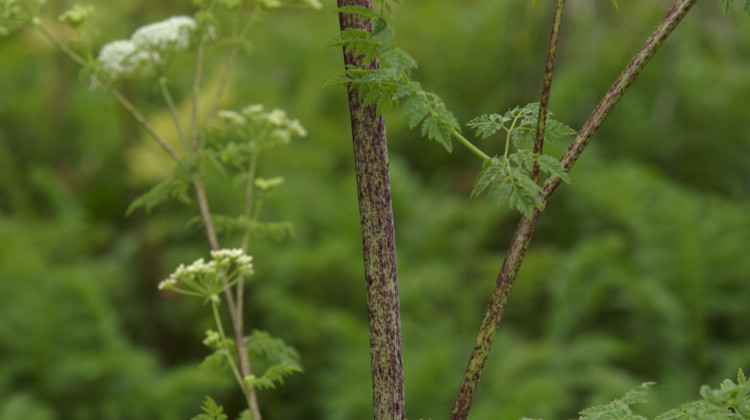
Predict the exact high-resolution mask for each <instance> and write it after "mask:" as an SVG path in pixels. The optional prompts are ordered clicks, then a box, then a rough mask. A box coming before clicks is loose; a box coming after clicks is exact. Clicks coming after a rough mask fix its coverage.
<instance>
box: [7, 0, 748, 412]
mask: <svg viewBox="0 0 750 420" xmlns="http://www.w3.org/2000/svg"><path fill="white" fill-rule="evenodd" d="M88 3H89V4H91V3H93V4H96V5H97V17H96V21H95V24H97V25H98V26H99V27H101V28H105V29H106V30H104V29H103V30H102V33H101V35H100V38H99V43H98V45H99V46H100V45H102V44H103V43H105V42H108V41H111V40H113V39H118V38H127V37H128V36H129V35H130V34H131V33H132V31H133V30H134V29H135V28H137V27H138V26H141V25H143V24H145V23H149V22H152V21H156V20H161V19H164V18H166V17H168V16H171V15H174V14H191V13H192V10H191V8H190V4H189V3H190V2H187V1H176V0H160V1H140V0H133V1H130V2H105V1H91V2H88ZM530 3H531V2H530V1H521V0H514V1H507V2H487V1H461V2H459V1H452V2H447V1H437V2H436V1H425V0H420V1H417V0H404V3H403V4H402V5H400V6H398V7H397V8H395V10H394V19H393V25H394V26H395V28H396V33H397V42H398V43H399V44H400V45H401V46H403V47H404V48H405V49H406V50H407V51H409V52H410V53H411V54H412V55H413V56H414V57H415V58H416V59H417V60H418V61H419V63H420V67H419V69H418V71H417V72H416V74H415V77H416V78H417V79H418V80H419V81H421V82H422V84H423V86H424V87H425V88H426V89H428V90H432V91H435V92H437V93H438V94H439V95H441V96H442V97H443V98H444V99H445V101H446V103H447V105H448V107H449V109H451V110H452V111H453V112H454V113H455V114H456V115H457V117H458V118H459V120H460V121H462V122H466V121H468V119H470V118H472V117H473V116H476V115H478V114H481V113H491V112H504V111H505V110H507V109H508V108H511V107H513V106H516V105H523V104H526V103H528V102H533V101H537V100H538V96H539V89H540V85H541V70H542V68H543V63H544V60H545V57H546V53H545V51H544V50H545V47H546V43H547V41H548V38H549V23H550V20H551V11H552V1H551V0H540V1H539V2H538V4H537V6H536V7H532V6H531V4H530ZM620 3H621V4H620V10H619V11H615V10H613V8H612V6H611V4H610V2H605V1H582V0H570V1H569V2H568V7H567V10H566V12H567V15H566V18H565V21H564V24H563V25H564V26H563V30H562V41H561V47H560V52H559V57H558V72H557V73H556V75H555V79H554V86H553V90H552V102H551V109H552V111H554V112H555V113H556V117H557V119H559V120H561V121H564V122H566V123H568V124H569V125H571V126H573V127H574V128H578V127H580V125H581V124H582V123H583V121H584V120H585V119H586V117H587V116H588V113H589V112H590V111H591V110H592V109H593V107H594V106H595V104H596V102H597V101H598V100H599V98H600V97H601V96H602V94H603V93H604V92H605V91H606V90H607V88H608V87H609V84H610V83H611V82H612V80H614V78H615V77H616V76H617V74H618V73H619V71H620V70H621V68H622V67H623V65H624V64H625V63H626V62H627V60H629V58H630V56H632V54H633V53H634V52H635V51H636V50H637V48H638V47H639V46H640V43H641V42H642V41H643V40H644V39H645V38H646V37H647V35H648V33H649V32H650V31H651V29H652V28H653V27H654V26H655V25H656V23H657V22H658V21H659V19H661V17H662V16H663V15H664V13H665V12H666V10H668V9H669V8H670V7H671V3H670V2H669V1H668V0H643V1H637V2H625V1H622V2H620ZM717 3H718V2H716V1H713V0H712V1H704V2H699V4H698V5H697V6H696V7H695V10H694V11H693V12H691V13H690V14H689V15H688V17H687V18H686V19H685V21H684V23H683V24H682V25H681V26H680V27H679V28H678V29H677V30H676V32H675V33H674V34H673V36H672V38H671V39H670V40H669V41H667V43H666V44H665V45H664V48H663V50H662V51H660V52H659V53H658V54H657V56H656V57H655V58H654V60H653V62H652V64H651V65H649V66H648V67H647V69H646V70H645V71H643V72H642V74H641V75H640V77H639V79H638V80H637V81H636V82H635V84H634V85H633V87H632V89H631V90H630V91H629V92H628V94H627V95H626V96H625V97H624V99H623V100H622V102H621V103H620V104H619V105H618V106H617V108H616V109H615V111H614V112H613V113H612V115H611V116H610V117H609V119H608V120H607V121H606V122H605V124H604V125H603V126H602V128H601V130H600V131H599V133H598V134H597V135H596V136H595V138H594V140H593V142H592V144H591V146H590V147H589V149H588V150H587V151H586V153H585V154H584V157H583V158H582V159H581V160H580V162H579V163H578V164H577V165H576V166H575V168H574V169H573V171H572V173H571V176H572V184H571V185H569V186H568V185H565V186H563V187H562V188H560V190H559V191H558V193H557V194H556V195H555V197H554V198H553V199H552V200H551V202H550V203H549V205H548V207H547V210H546V211H545V214H544V216H543V218H542V221H541V223H540V225H539V228H538V230H537V233H536V235H535V238H534V241H533V242H532V245H531V247H530V249H529V251H528V253H527V256H526V261H525V264H524V266H523V268H522V269H521V273H520V275H519V278H518V281H517V284H516V286H515V288H514V290H513V293H512V295H511V298H510V301H509V306H508V309H507V311H506V313H505V317H504V319H503V321H502V323H501V328H500V332H499V333H498V336H497V338H496V340H495V345H494V348H493V351H492V353H491V355H490V358H489V360H488V364H487V367H486V370H485V374H484V378H483V379H482V382H481V385H480V388H479V391H478V394H477V397H476V401H475V404H474V409H473V411H472V416H471V419H473V420H480V419H500V420H502V419H518V418H519V417H522V416H528V417H535V418H538V417H545V418H547V419H548V420H549V419H562V418H569V417H574V416H575V415H576V412H577V411H578V410H580V409H582V408H585V407H587V406H589V405H592V404H597V403H603V402H605V401H607V400H609V399H611V398H613V397H616V396H619V395H621V394H622V393H624V392H625V391H627V390H628V389H630V388H632V387H634V386H636V385H638V384H640V383H641V382H644V381H652V380H653V381H656V382H657V386H656V387H655V388H654V390H653V391H652V393H651V396H650V401H651V403H650V404H648V405H645V406H643V410H642V412H643V414H645V415H653V414H655V413H658V412H661V411H665V410H666V409H668V408H672V407H674V406H676V405H678V404H679V403H682V402H685V401H687V400H690V399H696V398H697V397H698V396H697V390H698V388H699V386H700V385H701V384H703V383H710V384H713V385H716V384H717V383H718V382H719V381H720V380H721V379H723V378H727V377H734V376H735V375H736V373H737V369H738V368H744V369H745V371H748V370H750V304H749V302H750V264H748V262H747V258H746V254H747V247H748V244H749V243H750V212H749V210H750V165H749V164H748V163H747V161H748V156H750V129H749V128H748V117H749V115H750V114H748V103H749V102H750V77H748V75H749V74H750V58H748V57H750V18H748V17H747V16H745V15H743V14H742V13H741V11H740V7H736V8H735V10H734V11H733V13H731V14H730V16H729V17H727V18H724V17H722V16H721V15H720V12H719V7H718V4H717ZM69 6H70V2H67V1H54V0H50V1H49V2H48V4H47V6H45V8H44V9H43V15H44V21H45V23H46V24H48V25H50V26H51V27H52V28H53V30H54V32H55V33H57V34H58V35H59V36H61V37H65V36H67V35H68V34H67V32H66V31H65V28H63V27H61V26H59V25H58V24H56V23H55V20H54V18H55V17H56V16H57V15H58V14H59V13H61V12H62V11H64V10H66V9H67V8H68V7H69ZM325 6H326V7H325V9H324V10H323V11H318V12H279V13H271V14H268V15H267V16H265V19H263V20H262V22H261V23H260V24H259V25H258V26H257V27H256V28H255V29H254V31H253V33H252V36H251V38H252V40H253V43H254V45H255V49H254V51H253V52H252V53H251V54H250V55H245V56H243V57H242V58H241V59H240V62H239V63H238V64H239V65H238V69H239V70H238V72H236V74H235V78H234V80H233V85H232V86H233V87H232V89H231V90H230V92H229V94H228V95H227V101H226V104H225V105H226V107H227V108H239V107H241V106H244V105H246V104H251V103H264V104H265V105H266V107H267V108H276V107H279V108H284V109H286V110H287V111H288V112H289V114H290V115H292V116H293V117H296V118H299V119H300V120H301V121H302V122H303V124H304V125H305V126H306V127H307V129H308V131H309V136H308V137H307V138H306V139H303V140H300V141H297V142H296V143H294V144H293V145H291V146H290V147H288V148H286V149H281V150H278V152H274V153H269V154H267V155H265V157H264V159H263V161H262V162H261V163H260V172H261V175H266V176H279V175H280V176H284V177H285V179H286V183H285V187H284V188H283V189H282V190H281V191H280V193H279V194H277V195H276V196H275V197H274V198H273V199H272V200H271V201H270V202H269V203H268V204H267V207H266V208H267V211H266V213H265V215H264V217H265V218H266V219H267V220H290V221H292V222H293V223H294V225H295V230H296V236H295V237H294V238H293V239H291V240H288V241H285V242H283V243H280V244H279V243H276V242H273V241H271V240H258V241H256V242H255V243H254V244H253V245H252V250H251V251H252V253H253V254H254V255H255V259H256V270H257V274H256V276H255V281H254V282H253V283H252V284H251V286H250V290H249V293H248V295H249V296H248V313H247V324H249V326H250V327H251V328H259V329H263V330H267V331H269V332H271V333H272V334H274V335H276V336H278V337H280V338H282V339H284V340H285V341H287V342H288V343H290V344H292V345H294V346H295V347H296V348H297V349H298V350H299V352H300V354H301V356H302V363H303V365H304V367H305V372H304V373H303V374H298V375H295V376H293V377H291V378H290V379H289V380H288V382H287V383H286V385H285V386H283V387H282V388H280V389H277V390H273V391H263V392H261V393H260V401H261V406H262V408H263V411H264V413H265V416H266V418H268V419H326V420H339V419H341V420H344V419H364V418H368V417H371V396H370V373H369V349H368V336H367V312H366V308H365V299H364V282H363V269H362V258H361V248H360V245H361V240H360V236H359V235H360V234H359V225H358V220H359V219H358V214H357V204H356V189H355V183H354V174H353V161H352V154H351V139H350V127H349V121H348V109H347V104H346V94H345V92H344V91H343V90H342V89H334V88H323V87H322V86H323V84H324V82H325V81H326V80H327V79H329V78H330V77H331V76H332V75H333V74H334V73H335V72H336V71H338V70H339V69H340V68H341V66H342V57H341V51H340V50H338V49H334V48H325V47H324V45H325V44H326V42H327V41H328V40H330V39H331V38H333V37H334V36H335V35H336V32H337V30H338V20H337V16H336V14H335V13H334V12H333V10H334V5H333V3H332V2H330V1H328V2H326V3H325ZM738 6H739V5H738ZM0 62H1V63H2V64H1V65H0V420H18V419H26V420H53V419H61V420H62V419H75V420H79V419H80V420H88V419H186V418H189V417H190V416H192V415H195V414H197V413H198V407H199V406H200V403H201V401H202V399H203V396H204V395H206V394H210V395H212V396H214V397H215V398H216V399H217V400H218V401H219V402H220V403H223V404H224V405H225V406H226V408H227V409H228V411H230V412H231V413H236V411H237V409H238V408H240V407H241V401H240V400H239V399H238V398H237V393H236V391H235V389H234V384H233V383H232V382H231V381H230V377H229V375H228V374H227V375H226V376H217V375H215V374H211V373H208V372H206V371H202V370H200V369H198V368H197V364H198V363H199V362H200V361H201V360H202V358H203V357H204V356H205V355H206V349H205V348H204V347H203V346H202V344H201V340H202V338H203V332H204V331H205V329H206V328H209V327H210V325H211V319H210V316H209V315H210V314H209V312H208V310H207V308H206V307H205V306H202V305H201V302H200V301H198V300H193V299H190V298H176V297H174V296H168V295H164V294H160V293H159V292H158V291H157V289H156V285H157V283H158V282H159V281H160V280H162V279H163V278H164V277H165V276H166V275H167V274H168V273H169V272H171V271H172V270H173V269H174V267H176V265H177V264H179V263H180V262H186V263H188V262H190V261H193V260H194V259H196V258H198V257H201V256H205V255H206V253H207V245H206V243H205V240H204V239H203V237H202V232H201V231H200V230H198V229H196V228H195V227H188V226H186V222H187V221H188V220H189V219H190V218H191V217H192V215H193V214H194V211H195V210H194V209H193V208H192V207H185V206H182V205H180V204H178V203H173V204H169V205H165V206H162V207H159V208H157V209H156V210H155V211H154V212H153V213H152V214H151V215H146V214H145V213H144V212H143V211H140V210H139V211H136V212H135V213H134V214H132V215H131V216H129V217H126V216H125V210H126V209H127V207H128V204H129V203H130V201H131V200H133V199H134V198H135V197H137V196H138V195H139V194H141V193H142V192H144V191H145V190H146V189H147V188H148V187H150V186H152V185H154V184H155V183H156V182H158V181H159V180H160V178H159V176H161V175H160V174H161V173H163V169H164V168H168V167H169V164H170V161H169V158H168V157H167V156H166V155H164V154H163V153H161V152H160V151H159V150H158V149H156V148H154V147H152V146H151V140H150V139H148V138H145V137H144V134H143V131H142V130H141V129H140V128H139V127H138V126H137V125H136V124H135V123H134V121H133V120H132V119H131V117H130V116H129V114H127V113H126V112H125V111H124V110H123V109H122V108H120V107H119V106H118V105H117V104H116V103H115V101H114V99H113V98H112V97H111V95H109V94H108V93H107V92H103V91H91V90H89V89H88V87H87V85H88V83H87V82H86V81H85V80H81V78H80V77H79V75H78V69H77V67H76V66H75V65H74V63H73V62H72V61H70V60H69V59H68V58H67V57H65V56H64V55H63V54H61V53H60V51H58V50H56V49H55V48H54V47H53V46H52V45H50V43H49V42H47V41H46V40H45V39H44V38H42V37H41V36H40V35H39V34H38V33H35V32H33V31H32V30H25V31H22V32H18V33H15V34H13V35H12V36H9V37H6V38H2V39H0ZM173 76H174V80H175V85H174V93H175V96H176V97H177V98H178V100H179V101H185V100H187V97H186V95H187V94H188V92H189V87H188V84H187V83H186V82H187V81H188V78H189V77H190V73H189V66H184V68H181V67H177V68H175V69H174V72H173ZM209 79H210V77H207V80H209ZM207 83H209V82H207ZM123 88H124V90H125V92H126V94H127V95H128V96H129V97H131V98H134V101H135V102H136V104H137V105H138V106H139V107H140V108H141V109H142V110H143V111H144V112H145V113H146V114H147V115H149V116H150V117H151V118H152V119H153V120H154V121H156V122H155V124H156V125H157V127H159V128H160V129H165V130H169V129H171V128H170V126H169V120H168V117H167V116H166V115H165V114H164V113H163V105H162V103H161V102H160V101H159V97H158V92H157V91H156V90H155V89H154V88H152V87H151V86H149V85H147V84H145V83H130V84H125V85H123ZM387 122H388V130H389V131H388V134H389V142H390V152H391V157H390V158H391V170H392V174H391V179H392V183H393V190H394V194H393V198H394V211H395V217H396V228H397V241H398V257H399V269H400V273H399V276H400V279H399V280H400V288H401V290H400V292H401V299H402V300H401V308H402V324H403V343H404V354H403V355H404V371H405V376H406V405H407V416H408V417H409V418H412V419H417V418H425V419H427V418H432V419H442V418H447V416H448V413H449V412H450V409H451V406H452V402H453V398H454V397H455V392H456V390H457V388H458V385H459V382H460V379H461V375H462V373H463V370H464V368H465V366H466V362H467V359H468V356H469V353H470V351H471V347H472V344H473V340H474V337H475V335H476V332H477V329H478V325H479V322H480V320H481V317H482V315H483V313H484V309H485V307H486V304H487V300H488V296H489V292H490V290H491V289H492V286H493V285H494V281H495V278H496V275H497V272H498V270H499V267H500V263H501V260H502V256H503V254H504V251H505V249H506V247H507V245H508V241H509V238H510V236H511V235H512V232H513V230H514V227H515V223H516V222H517V219H518V215H517V214H514V213H512V212H510V211H508V210H507V209H505V208H496V207H494V206H492V205H490V204H488V203H486V202H485V201H484V200H483V199H475V200H469V198H468V196H469V192H470V191H471V187H472V182H473V179H474V177H475V176H476V174H477V172H478V169H479V162H478V161H477V160H476V158H475V156H473V155H472V154H471V153H469V152H467V151H465V150H463V149H461V148H458V147H457V148H456V149H457V150H455V151H454V152H453V154H447V153H446V152H445V151H444V150H443V149H442V147H440V146H439V145H437V144H435V143H432V142H429V141H427V140H424V139H421V138H420V137H419V135H418V132H414V131H408V129H407V127H406V124H405V122H404V121H403V120H401V119H400V118H399V115H398V113H397V112H393V113H389V114H388V115H387ZM465 132H466V133H468V131H467V130H465ZM169 135H172V134H169ZM482 146H483V148H484V149H485V150H487V151H489V152H490V153H498V152H502V144H501V142H500V140H499V139H497V138H494V139H490V140H487V141H486V144H483V145H482ZM564 148H565V145H557V146H550V147H548V150H549V151H550V152H551V153H554V154H556V155H558V156H559V155H560V154H562V152H563V151H564ZM215 181H216V182H214V183H212V184H211V185H210V188H211V191H212V193H213V195H212V200H213V202H214V208H215V209H216V210H217V211H220V212H236V211H239V209H240V208H241V205H242V196H241V191H239V189H237V188H234V187H233V186H232V185H231V183H229V182H228V181H226V180H215ZM232 245H236V240H235V239H227V240H226V241H225V246H232Z"/></svg>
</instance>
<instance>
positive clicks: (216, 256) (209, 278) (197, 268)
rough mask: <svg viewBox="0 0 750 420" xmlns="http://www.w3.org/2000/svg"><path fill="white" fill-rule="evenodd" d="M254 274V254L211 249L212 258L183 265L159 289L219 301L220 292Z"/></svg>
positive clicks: (233, 250)
mask: <svg viewBox="0 0 750 420" xmlns="http://www.w3.org/2000/svg"><path fill="white" fill-rule="evenodd" d="M252 275H253V257H252V256H250V255H247V254H245V251H243V250H242V249H220V250H218V251H211V260H210V261H204V260H203V258H199V259H197V260H195V261H194V262H193V263H192V264H190V265H189V266H187V267H186V266H185V264H180V265H179V266H178V267H177V269H176V270H175V271H174V273H172V274H170V275H169V277H168V278H167V279H166V280H164V281H162V282H161V283H159V290H173V291H175V292H178V293H182V294H185V295H190V296H199V297H204V298H206V299H210V300H211V301H213V302H215V303H218V302H219V298H218V294H219V293H221V292H222V291H223V290H224V288H225V287H229V286H232V285H234V284H235V283H237V281H238V280H239V277H240V276H242V277H244V278H247V277H250V276H252Z"/></svg>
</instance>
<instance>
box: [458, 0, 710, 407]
mask: <svg viewBox="0 0 750 420" xmlns="http://www.w3.org/2000/svg"><path fill="white" fill-rule="evenodd" d="M696 1H697V0H677V1H676V2H675V4H674V6H673V7H672V9H671V10H670V11H669V12H667V14H666V16H665V17H664V19H662V21H661V22H660V23H659V24H658V25H657V27H656V29H654V31H653V32H652V33H651V35H650V36H649V37H648V39H647V40H646V42H645V43H644V44H643V45H642V46H641V48H640V49H639V50H638V52H637V53H636V54H635V56H634V57H633V58H632V59H631V61H630V62H629V63H628V65H627V66H626V67H625V69H624V70H623V71H622V73H621V74H620V76H619V77H618V78H617V79H616V80H615V82H614V83H613V84H612V86H611V87H610V88H609V90H608V91H607V93H606V94H605V95H604V97H603V98H602V100H601V101H600V102H599V104H598V105H597V106H596V108H595V109H594V111H593V113H592V114H591V115H590V116H589V118H588V119H587V120H586V122H585V123H584V124H583V127H582V128H581V130H580V131H579V132H578V135H577V136H576V137H575V139H574V140H573V142H572V143H571V145H570V147H569V148H568V150H567V151H566V153H565V155H564V156H563V157H562V159H561V162H562V164H563V167H564V168H565V171H566V172H567V171H569V170H570V168H571V167H572V166H573V164H574V163H575V162H576V160H577V159H578V158H579V157H580V155H581V153H582V152H583V150H584V149H585V147H586V146H587V145H588V143H589V141H590V140H591V138H592V137H593V136H594V133H596V131H597V129H598V128H599V127H600V126H601V124H602V123H603V122H604V119H605V118H606V117H607V115H608V114H609V112H610V111H611V110H612V108H613V107H614V106H615V105H616V104H617V102H618V101H619V100H620V98H621V97H622V95H623V94H624V93H625V91H626V90H627V88H628V87H629V86H630V85H631V84H632V83H633V81H634V80H635V79H636V77H637V76H638V74H639V73H640V72H641V70H643V68H644V67H645V66H646V64H647V63H648V61H649V60H650V59H651V58H652V57H653V56H654V54H655V53H656V51H657V50H658V49H659V47H661V45H662V44H663V43H664V41H665V40H666V39H667V37H668V36H669V35H670V34H671V33H672V31H673V30H674V29H675V27H676V26H677V25H678V24H679V23H680V21H682V19H683V18H684V17H685V15H686V14H687V13H688V11H690V9H691V8H692V7H693V5H695V3H696ZM561 182H562V179H561V178H560V177H558V176H550V177H549V178H547V180H546V181H545V182H544V184H543V185H542V194H541V195H540V199H541V201H542V204H543V205H544V204H546V203H547V202H548V201H549V199H550V197H551V196H552V194H553V193H554V192H555V190H556V189H557V187H559V186H560V183H561ZM542 207H543V206H542ZM540 216H541V210H539V209H536V208H535V209H534V210H533V211H532V213H531V215H530V216H524V217H522V218H521V221H520V222H519V224H518V227H517V228H516V232H515V234H514V235H513V239H512V240H511V244H510V247H509V248H508V252H507V254H506V256H505V260H504V261H503V265H502V268H501V269H500V274H499V275H498V277H497V281H496V283H495V287H494V289H493V291H492V295H491V297H490V302H489V305H488V306H487V311H486V313H485V315H484V319H483V320H482V325H481V327H480V330H479V334H478V335H477V339H476V342H475V344H474V349H473V350H472V353H471V357H470V358H469V363H468V366H467V368H466V372H465V374H464V377H463V380H462V382H461V386H460V388H459V391H458V395H457V396H456V402H455V404H454V407H453V412H452V413H451V417H450V418H451V419H453V420H456V419H466V418H467V417H468V415H469V410H470V409H471V404H472V402H473V400H474V394H475V392H476V389H477V386H478V385H479V380H480V379H481V376H482V371H483V369H484V364H485V362H486V361H487V356H488V355H489V352H490V348H491V347H492V343H493V340H494V338H495V334H496V332H497V328H498V325H499V323H500V319H501V318H502V315H503V311H504V310H505V305H506V303H507V300H508V295H509V294H510V291H511V288H512V286H513V283H514V281H515V279H516V276H517V275H518V270H519V268H520V266H521V262H522V261H523V257H524V255H525V254H526V250H527V248H528V246H529V242H530V241H531V238H532V235H533V233H534V229H535V228H536V224H537V222H538V221H539V217H540Z"/></svg>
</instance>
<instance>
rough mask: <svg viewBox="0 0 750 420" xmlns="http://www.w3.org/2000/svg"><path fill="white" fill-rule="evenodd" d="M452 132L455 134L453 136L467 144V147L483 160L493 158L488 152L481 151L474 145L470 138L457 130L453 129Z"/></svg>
mask: <svg viewBox="0 0 750 420" xmlns="http://www.w3.org/2000/svg"><path fill="white" fill-rule="evenodd" d="M451 134H453V137H455V138H456V140H458V141H459V142H460V143H461V144H463V145H464V146H466V148H467V149H469V150H471V151H472V152H473V153H474V154H475V155H477V156H479V157H480V158H481V159H482V160H483V161H485V160H490V159H492V158H491V157H489V156H488V155H487V154H486V153H484V152H483V151H481V150H480V149H479V148H478V147H476V146H474V144H472V143H471V142H470V141H469V140H467V139H466V137H464V136H463V135H461V133H459V132H458V131H456V130H453V131H451Z"/></svg>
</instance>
